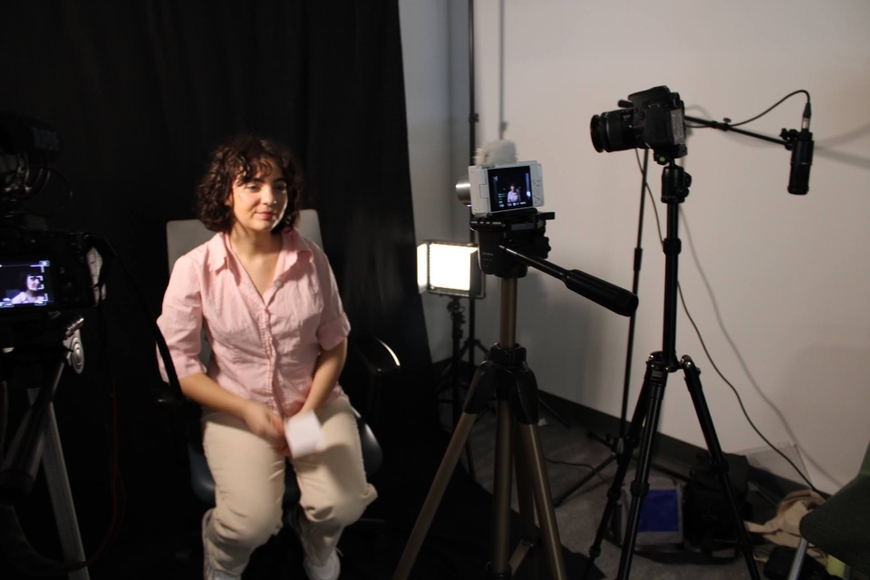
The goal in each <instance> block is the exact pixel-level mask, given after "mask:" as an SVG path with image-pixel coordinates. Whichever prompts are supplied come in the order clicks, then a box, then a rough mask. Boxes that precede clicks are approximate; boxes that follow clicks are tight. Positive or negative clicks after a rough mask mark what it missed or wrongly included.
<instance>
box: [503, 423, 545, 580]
mask: <svg viewBox="0 0 870 580" xmlns="http://www.w3.org/2000/svg"><path fill="white" fill-rule="evenodd" d="M513 423H514V443H515V445H514V453H515V455H514V466H515V468H516V478H517V503H518V504H519V511H520V542H519V545H518V546H517V548H516V550H514V553H513V555H512V556H511V559H510V562H509V564H510V567H511V570H519V568H520V565H521V564H522V563H524V562H525V563H526V564H527V566H528V570H529V571H530V574H529V575H528V577H530V578H531V580H536V579H537V577H538V574H537V572H538V562H537V558H538V550H537V546H538V541H539V539H540V534H539V533H538V527H537V526H536V525H535V497H534V492H533V491H532V479H531V475H530V474H529V472H528V470H526V469H523V466H524V465H528V458H527V457H526V455H525V451H524V449H523V445H522V444H521V442H522V438H521V437H520V434H519V422H517V421H514V422H513Z"/></svg>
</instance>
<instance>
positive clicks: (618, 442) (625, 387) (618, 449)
mask: <svg viewBox="0 0 870 580" xmlns="http://www.w3.org/2000/svg"><path fill="white" fill-rule="evenodd" d="M648 167H649V149H644V152H643V167H642V169H641V172H642V173H643V179H642V180H641V182H640V211H639V212H638V220H637V244H636V245H635V248H634V276H633V278H632V282H631V293H632V294H634V295H635V296H637V290H638V286H639V282H640V266H641V262H642V260H643V247H642V242H643V214H644V207H645V205H646V204H645V200H646V175H647V168H648ZM636 317H637V312H632V313H631V317H630V318H629V322H628V345H627V346H626V353H625V375H624V381H623V383H622V410H621V412H620V415H619V436H618V437H617V438H616V439H615V440H613V441H611V440H610V437H607V438H606V439H605V438H602V437H600V436H599V435H597V434H595V433H593V432H591V431H590V432H589V437H591V438H592V439H595V440H596V441H598V442H600V443H602V444H603V445H604V446H606V447H609V448H610V455H609V456H608V457H607V459H605V460H604V461H602V462H601V463H599V464H598V465H596V466H595V467H593V468H592V471H590V472H589V473H587V474H586V475H585V476H584V477H582V478H581V479H580V480H579V481H578V482H577V483H575V484H574V485H572V486H571V487H570V488H568V489H567V490H566V491H565V492H564V493H562V495H560V496H559V497H558V498H556V499H555V500H554V501H553V505H555V506H556V507H558V506H560V505H562V503H563V502H564V501H565V500H566V499H568V498H569V497H571V496H572V495H574V494H575V493H576V492H577V491H578V490H579V489H582V488H583V486H584V485H586V484H587V483H588V482H589V481H590V480H591V479H592V478H594V477H596V476H597V475H598V474H599V473H600V472H601V471H602V470H604V469H605V468H606V467H607V466H608V465H610V464H611V463H613V462H614V461H616V459H617V457H618V456H619V454H620V453H622V450H623V447H624V446H625V434H626V425H627V424H628V422H627V419H626V418H627V416H628V397H629V394H630V388H631V361H632V360H633V358H632V357H633V351H634V328H635V321H636Z"/></svg>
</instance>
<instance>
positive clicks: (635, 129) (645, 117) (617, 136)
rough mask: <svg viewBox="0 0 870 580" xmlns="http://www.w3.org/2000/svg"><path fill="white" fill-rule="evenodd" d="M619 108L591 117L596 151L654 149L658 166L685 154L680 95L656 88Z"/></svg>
mask: <svg viewBox="0 0 870 580" xmlns="http://www.w3.org/2000/svg"><path fill="white" fill-rule="evenodd" d="M619 106H620V107H622V108H621V109H617V110H615V111H608V112H606V113H602V114H600V115H595V116H593V117H592V121H591V122H590V124H589V131H590V133H591V136H592V145H593V146H594V147H595V150H596V151H598V152H599V153H601V152H602V151H607V152H608V153H611V152H613V151H625V150H626V149H635V148H640V149H652V150H653V152H654V154H655V158H656V162H658V163H659V164H664V163H667V161H668V159H678V158H680V157H683V156H684V155H686V145H685V143H686V123H685V119H684V114H685V106H684V105H683V101H682V100H680V95H679V93H672V92H671V91H670V89H668V87H666V86H661V87H654V88H652V89H649V90H646V91H641V92H638V93H633V94H631V95H629V96H628V101H619Z"/></svg>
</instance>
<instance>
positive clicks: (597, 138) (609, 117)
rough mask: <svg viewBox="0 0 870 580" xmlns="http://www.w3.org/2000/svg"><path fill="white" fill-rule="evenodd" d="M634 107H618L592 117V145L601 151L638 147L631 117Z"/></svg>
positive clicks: (590, 130) (590, 127)
mask: <svg viewBox="0 0 870 580" xmlns="http://www.w3.org/2000/svg"><path fill="white" fill-rule="evenodd" d="M633 113H634V109H617V110H616V111H609V112H607V113H602V114H600V115H595V116H593V117H592V121H591V122H590V123H589V132H590V134H591V137H592V146H593V147H595V150H596V151H598V152H599V153H601V152H602V151H607V152H608V153H610V152H612V151H625V150H626V149H631V148H633V147H637V145H636V144H635V135H634V129H633V127H632V126H631V118H632V115H633Z"/></svg>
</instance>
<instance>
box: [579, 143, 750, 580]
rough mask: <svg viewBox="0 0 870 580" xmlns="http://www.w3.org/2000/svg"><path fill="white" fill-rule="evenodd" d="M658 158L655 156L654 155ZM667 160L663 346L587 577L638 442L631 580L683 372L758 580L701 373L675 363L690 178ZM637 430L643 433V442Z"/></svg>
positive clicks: (685, 362)
mask: <svg viewBox="0 0 870 580" xmlns="http://www.w3.org/2000/svg"><path fill="white" fill-rule="evenodd" d="M657 158H659V156H658V155H657ZM666 162H667V165H666V166H665V167H664V168H663V170H662V202H664V203H665V204H666V205H667V235H666V237H665V240H664V242H663V244H662V250H663V251H664V253H665V297H664V324H663V326H664V329H663V338H662V343H663V346H662V350H661V351H659V352H654V353H652V354H651V355H650V357H649V359H648V360H647V368H646V373H645V375H644V381H643V387H642V388H641V393H640V397H639V399H638V402H637V406H636V407H635V410H634V415H633V417H632V420H631V425H630V426H629V429H628V433H627V436H626V437H625V441H624V446H623V449H622V452H621V453H620V454H619V457H618V463H617V465H618V468H617V472H616V475H615V476H614V478H613V483H612V484H611V486H610V489H609V490H608V492H607V497H608V500H607V505H606V506H605V508H604V515H603V516H602V518H601V523H600V524H599V526H598V532H597V533H596V535H595V541H594V543H593V544H592V547H591V548H590V549H589V555H590V558H589V560H588V563H587V566H588V567H587V573H588V571H589V570H591V567H592V565H593V562H594V561H595V559H596V558H597V557H598V556H599V555H600V553H601V542H602V540H603V538H604V533H605V530H606V528H607V522H609V521H610V519H611V517H612V516H613V512H614V510H615V509H616V506H617V502H618V500H619V497H620V495H621V490H622V484H623V482H624V480H625V475H626V472H627V471H628V465H629V463H630V461H631V456H632V453H633V452H634V448H635V447H636V445H637V442H638V441H640V442H641V447H640V456H639V458H638V467H637V472H636V475H635V479H634V481H633V482H632V484H631V496H632V499H631V507H630V509H629V515H628V523H627V528H626V533H625V537H624V540H623V544H622V554H621V557H620V561H619V573H618V578H619V579H620V580H625V579H627V578H628V577H629V573H630V569H631V559H632V557H633V555H634V548H635V545H636V540H637V532H638V527H639V524H640V515H641V509H642V507H643V500H644V497H645V496H646V494H647V492H648V490H649V483H648V478H649V471H650V467H651V456H652V448H653V442H654V439H655V436H656V433H657V431H658V422H659V416H660V413H661V408H662V402H663V400H664V392H665V386H666V384H667V378H668V374H669V373H673V372H676V371H678V370H682V371H683V373H684V375H685V380H686V386H687V387H688V389H689V393H690V395H691V397H692V403H693V405H694V407H695V413H696V414H697V416H698V422H699V423H700V426H701V431H702V432H703V434H704V440H705V442H706V444H707V450H708V451H709V452H710V457H711V468H712V471H713V472H714V473H716V475H717V477H718V478H719V482H720V484H721V485H722V488H723V490H724V492H725V495H726V496H727V499H728V507H729V510H730V512H731V515H732V517H733V522H734V526H735V531H736V534H737V541H738V543H739V544H740V548H741V551H742V552H743V556H744V559H745V560H746V565H747V568H748V569H749V575H750V577H751V578H752V579H753V580H760V576H759V574H758V566H757V565H756V564H755V560H754V558H753V554H752V546H751V543H750V539H749V533H748V532H747V531H746V527H745V526H744V524H743V518H742V516H741V514H740V509H739V508H738V505H737V499H736V496H735V494H734V489H733V486H732V485H731V480H730V479H729V477H728V462H727V461H726V459H725V456H724V454H723V453H722V448H721V446H720V444H719V439H718V437H717V435H716V430H715V428H714V426H713V419H712V417H711V415H710V410H709V407H708V406H707V402H706V399H705V398H704V394H703V391H702V387H701V381H700V379H699V375H700V374H701V372H700V370H698V367H696V366H695V363H694V361H692V359H691V358H690V357H689V356H688V355H684V356H683V357H682V358H681V359H679V360H678V359H677V354H676V336H677V293H678V275H677V274H678V269H679V266H678V264H679V254H680V249H681V245H682V242H681V241H680V238H679V235H678V234H679V204H681V203H683V201H685V199H686V196H687V195H688V194H689V186H690V185H691V176H690V175H689V174H687V173H686V172H685V170H684V169H683V168H682V167H680V166H679V165H677V164H676V163H675V162H674V159H673V157H668V158H666ZM641 430H642V431H643V432H642V438H641Z"/></svg>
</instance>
